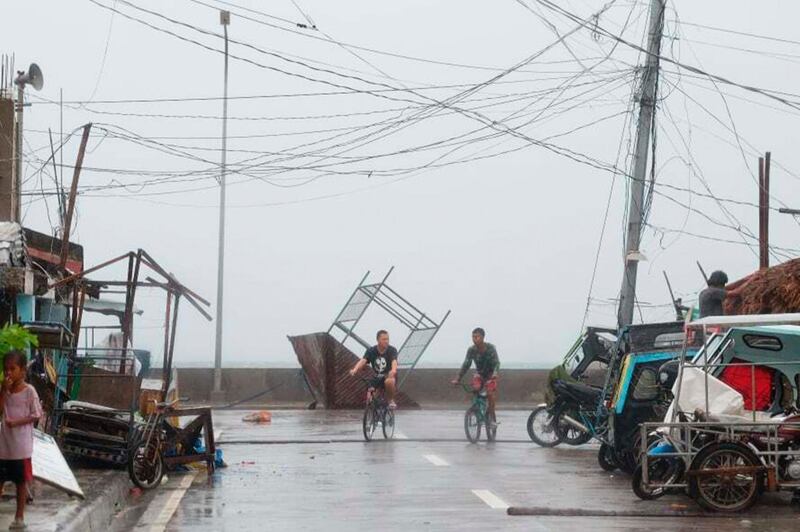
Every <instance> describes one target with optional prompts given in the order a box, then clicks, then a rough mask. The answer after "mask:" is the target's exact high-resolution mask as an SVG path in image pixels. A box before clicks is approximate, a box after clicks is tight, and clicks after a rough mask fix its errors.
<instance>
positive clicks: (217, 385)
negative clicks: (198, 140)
mask: <svg viewBox="0 0 800 532" xmlns="http://www.w3.org/2000/svg"><path fill="white" fill-rule="evenodd" d="M219 22H220V24H222V29H223V32H224V34H225V85H224V96H223V99H222V161H221V163H220V177H219V249H218V258H217V309H216V310H217V323H216V335H215V340H214V390H213V391H212V392H211V397H210V399H211V402H212V403H219V402H223V401H224V400H225V392H224V391H223V389H222V310H223V292H224V284H225V177H226V173H227V149H228V25H229V24H230V23H231V13H230V11H220V12H219Z"/></svg>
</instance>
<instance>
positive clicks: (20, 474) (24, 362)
mask: <svg viewBox="0 0 800 532" xmlns="http://www.w3.org/2000/svg"><path fill="white" fill-rule="evenodd" d="M27 367H28V358H27V357H26V356H25V354H24V353H22V352H21V351H9V352H8V353H6V355H5V357H4V358H3V369H4V371H5V379H4V380H3V385H2V388H0V412H2V414H3V424H2V426H0V482H5V481H8V480H10V481H12V482H14V484H16V485H17V513H16V515H15V516H14V522H13V523H12V524H11V527H10V530H22V529H24V528H25V502H26V498H27V494H28V491H27V484H28V483H29V482H32V481H33V468H32V467H31V455H33V426H34V425H35V424H36V422H37V421H39V418H40V417H42V407H41V405H40V404H39V395H38V394H37V393H36V390H35V389H34V387H33V386H31V385H30V384H28V383H27V382H25V372H26V369H27Z"/></svg>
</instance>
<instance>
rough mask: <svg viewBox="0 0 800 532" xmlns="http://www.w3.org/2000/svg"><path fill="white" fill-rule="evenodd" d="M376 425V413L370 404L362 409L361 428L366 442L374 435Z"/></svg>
mask: <svg viewBox="0 0 800 532" xmlns="http://www.w3.org/2000/svg"><path fill="white" fill-rule="evenodd" d="M377 424H378V416H377V412H375V406H374V405H373V404H372V403H370V404H368V405H367V408H365V409H364V419H363V421H362V423H361V428H362V429H363V430H364V439H365V440H367V441H370V440H372V435H373V434H374V433H375V426H376V425H377Z"/></svg>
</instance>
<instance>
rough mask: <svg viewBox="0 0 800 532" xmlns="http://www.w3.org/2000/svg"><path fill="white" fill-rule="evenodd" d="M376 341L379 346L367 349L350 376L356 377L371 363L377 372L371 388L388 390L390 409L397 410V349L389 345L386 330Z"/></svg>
mask: <svg viewBox="0 0 800 532" xmlns="http://www.w3.org/2000/svg"><path fill="white" fill-rule="evenodd" d="M376 339H377V340H378V344H377V345H373V346H372V347H370V348H369V349H367V351H366V353H364V358H362V359H361V360H359V361H358V363H357V364H356V365H355V366H354V367H353V369H351V370H350V375H352V376H355V375H356V374H357V373H358V372H359V371H361V368H363V367H364V366H365V365H367V363H369V365H370V366H371V367H372V370H373V371H374V372H375V377H373V378H372V379H371V380H370V381H369V387H370V388H380V389H382V390H386V398H387V399H388V400H389V408H396V407H397V405H396V404H395V402H394V393H395V379H396V378H397V349H395V348H394V347H393V346H391V345H389V333H388V332H386V331H384V330H380V331H378V334H377V335H376Z"/></svg>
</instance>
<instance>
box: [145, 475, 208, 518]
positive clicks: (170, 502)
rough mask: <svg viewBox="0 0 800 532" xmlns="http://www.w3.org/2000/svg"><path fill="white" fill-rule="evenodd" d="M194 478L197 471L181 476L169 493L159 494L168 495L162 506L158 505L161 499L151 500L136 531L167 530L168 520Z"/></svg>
mask: <svg viewBox="0 0 800 532" xmlns="http://www.w3.org/2000/svg"><path fill="white" fill-rule="evenodd" d="M196 476H197V471H192V472H191V473H186V474H185V475H182V476H181V479H180V481H179V482H178V485H177V486H176V487H174V488H173V489H171V490H169V492H165V493H162V494H160V495H163V494H166V493H169V495H168V496H167V497H166V500H165V501H164V502H163V504H159V503H160V502H161V501H160V499H163V497H159V496H157V497H156V498H155V499H153V501H151V502H150V505H149V506H148V508H147V511H146V512H145V513H144V515H142V517H141V518H140V519H139V522H138V523H136V529H138V530H149V531H150V532H163V531H164V530H165V529H166V528H167V525H168V524H169V521H170V519H172V516H173V515H174V514H175V510H177V509H178V505H179V504H180V503H181V499H183V496H184V495H185V494H186V491H187V490H188V489H189V487H190V486H191V485H192V482H193V481H194V478H195V477H196ZM162 489H163V487H162Z"/></svg>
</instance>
